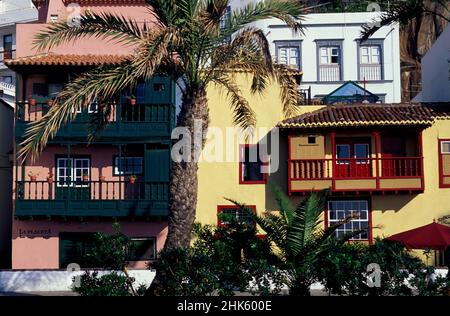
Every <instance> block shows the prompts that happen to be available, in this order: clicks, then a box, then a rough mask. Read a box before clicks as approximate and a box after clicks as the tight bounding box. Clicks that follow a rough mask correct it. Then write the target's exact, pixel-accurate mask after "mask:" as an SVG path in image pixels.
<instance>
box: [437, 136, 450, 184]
mask: <svg viewBox="0 0 450 316" xmlns="http://www.w3.org/2000/svg"><path fill="white" fill-rule="evenodd" d="M443 142H450V138H441V139H438V157H439V187H440V188H450V184H445V183H444V162H443V159H442V156H443V155H444V153H443V152H442V143H443ZM445 155H450V154H445ZM446 177H447V176H446ZM448 177H450V175H449V176H448Z"/></svg>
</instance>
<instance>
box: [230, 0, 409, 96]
mask: <svg viewBox="0 0 450 316" xmlns="http://www.w3.org/2000/svg"><path fill="white" fill-rule="evenodd" d="M257 1H258V0H253V1H252V0H235V1H233V2H232V3H231V6H232V7H231V9H232V10H234V9H236V8H239V7H242V6H243V5H245V4H247V3H249V2H257ZM374 14H375V13H371V12H358V13H324V14H309V15H307V16H306V19H305V21H304V26H305V31H304V34H293V33H292V31H291V30H290V29H289V28H288V27H287V26H286V24H284V23H283V22H282V21H280V20H277V19H269V20H265V21H262V22H258V23H257V26H258V27H259V28H261V29H263V30H264V31H265V32H266V35H267V38H268V39H269V42H270V43H271V53H272V56H273V57H274V58H275V59H276V60H277V61H278V62H280V63H287V64H289V65H292V66H293V67H295V68H299V69H301V70H302V71H303V80H302V87H301V88H302V89H307V88H309V87H311V94H312V97H313V98H314V97H316V98H320V97H323V96H326V95H328V94H329V93H331V92H332V91H334V90H335V89H337V88H338V87H340V86H341V85H342V84H343V83H345V82H347V81H354V82H356V83H358V84H360V85H361V86H363V85H364V82H365V83H366V89H367V90H368V91H370V92H372V93H373V94H375V95H377V96H378V97H379V98H380V100H381V101H383V102H386V103H397V102H401V77H400V39H399V27H398V25H392V26H385V27H382V28H381V29H380V30H378V31H377V32H376V33H375V34H374V35H373V36H372V37H371V38H370V39H369V40H368V41H366V42H364V43H361V42H360V41H359V38H360V33H361V28H362V26H363V25H364V24H365V23H367V22H371V21H372V19H373V17H374ZM375 16H376V15H375ZM364 79H365V80H364Z"/></svg>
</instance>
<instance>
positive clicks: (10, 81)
mask: <svg viewBox="0 0 450 316" xmlns="http://www.w3.org/2000/svg"><path fill="white" fill-rule="evenodd" d="M2 81H3V82H5V83H10V84H12V83H13V77H12V76H3V78H2Z"/></svg>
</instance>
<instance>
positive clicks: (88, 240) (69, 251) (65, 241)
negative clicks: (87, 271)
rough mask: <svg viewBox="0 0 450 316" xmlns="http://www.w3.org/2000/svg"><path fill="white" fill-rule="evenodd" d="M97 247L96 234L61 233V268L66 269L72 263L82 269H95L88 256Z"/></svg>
mask: <svg viewBox="0 0 450 316" xmlns="http://www.w3.org/2000/svg"><path fill="white" fill-rule="evenodd" d="M94 246H95V233H59V268H60V269H66V268H67V266H68V265H69V264H71V263H76V264H79V265H80V267H81V268H82V269H84V268H95V267H96V266H95V263H94V262H92V260H89V258H90V257H89V256H87V255H88V254H89V253H90V252H91V251H92V250H93V248H94Z"/></svg>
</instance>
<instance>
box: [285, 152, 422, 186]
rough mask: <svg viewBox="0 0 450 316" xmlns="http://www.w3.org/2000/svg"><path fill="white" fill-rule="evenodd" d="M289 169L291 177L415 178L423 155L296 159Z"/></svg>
mask: <svg viewBox="0 0 450 316" xmlns="http://www.w3.org/2000/svg"><path fill="white" fill-rule="evenodd" d="M290 170H291V171H290V172H291V174H290V175H289V178H290V179H291V180H324V179H333V178H334V179H373V178H412V177H415V178H417V177H421V176H422V158H421V157H395V158H349V159H296V160H290Z"/></svg>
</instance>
